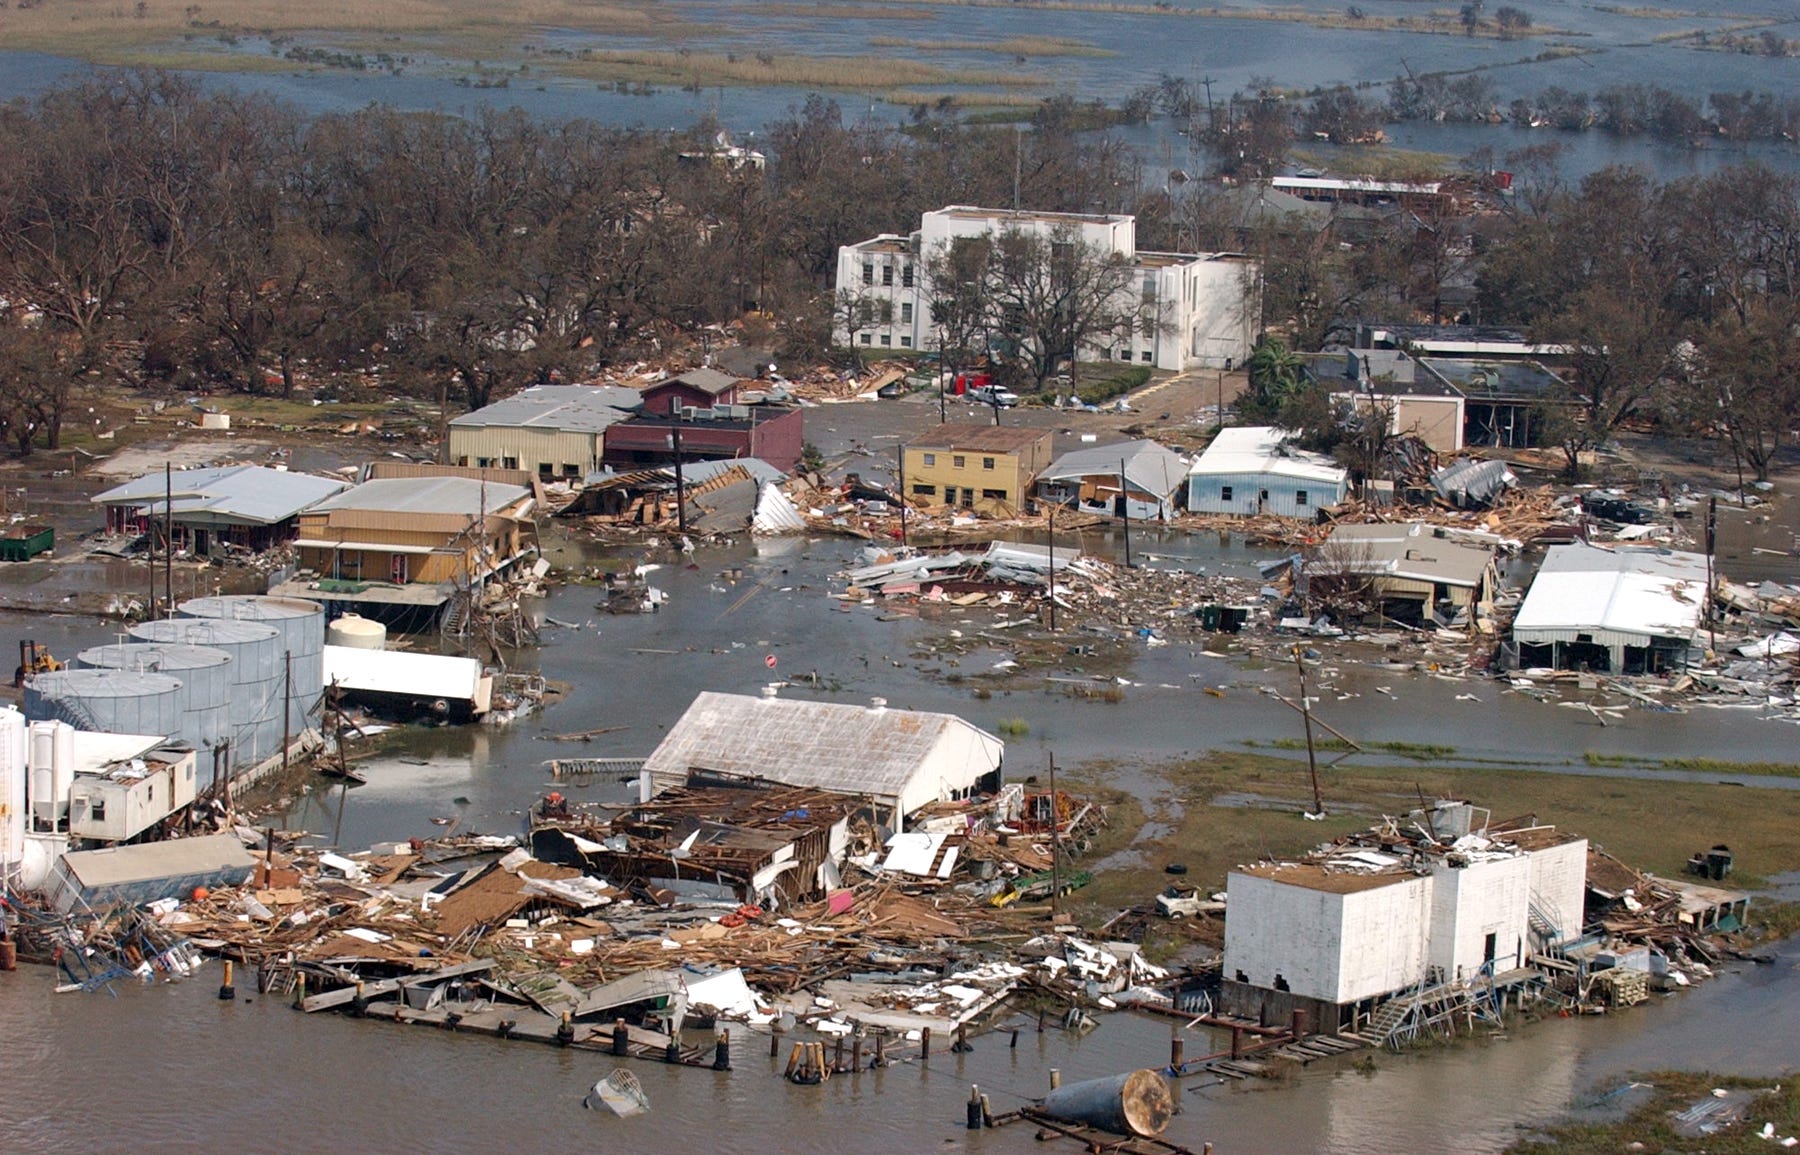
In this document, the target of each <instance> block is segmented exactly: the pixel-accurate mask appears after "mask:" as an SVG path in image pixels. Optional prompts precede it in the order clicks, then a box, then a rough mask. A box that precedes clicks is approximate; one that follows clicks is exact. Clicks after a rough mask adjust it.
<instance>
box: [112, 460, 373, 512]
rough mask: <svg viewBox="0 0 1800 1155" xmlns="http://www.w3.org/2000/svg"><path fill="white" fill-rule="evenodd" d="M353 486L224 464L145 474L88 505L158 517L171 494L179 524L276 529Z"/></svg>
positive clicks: (307, 476) (317, 478)
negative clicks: (124, 507)
mask: <svg viewBox="0 0 1800 1155" xmlns="http://www.w3.org/2000/svg"><path fill="white" fill-rule="evenodd" d="M349 484H350V483H349V482H347V481H341V480H338V479H336V478H330V477H316V476H314V475H313V474H310V473H291V472H289V471H287V470H285V469H269V468H267V467H266V466H261V465H224V466H217V467H214V468H210V469H183V470H179V471H177V472H175V473H171V474H167V475H164V474H161V473H149V474H145V475H144V476H143V477H140V478H138V479H137V480H135V481H127V482H126V483H125V484H123V485H115V486H113V487H112V488H111V489H109V490H107V491H105V492H104V493H98V494H95V495H94V496H93V497H91V498H89V499H88V500H90V501H91V502H93V503H94V504H95V505H129V506H134V507H142V508H144V509H146V510H147V511H148V512H150V513H152V514H155V515H158V516H160V515H162V513H163V512H164V506H165V500H166V498H167V497H168V495H169V494H170V493H171V492H172V493H173V497H174V501H173V503H172V507H173V510H174V516H175V518H176V519H178V520H197V519H207V520H211V521H214V522H236V523H238V524H247V525H274V524H276V523H277V522H282V521H286V520H287V519H288V518H290V517H293V516H294V515H295V514H297V513H299V512H300V511H301V510H303V509H306V508H307V507H308V506H311V505H313V504H314V503H315V502H318V501H321V500H323V499H325V498H328V497H330V496H332V495H333V494H336V493H341V492H342V491H343V490H344V489H345V488H347V487H348V486H349Z"/></svg>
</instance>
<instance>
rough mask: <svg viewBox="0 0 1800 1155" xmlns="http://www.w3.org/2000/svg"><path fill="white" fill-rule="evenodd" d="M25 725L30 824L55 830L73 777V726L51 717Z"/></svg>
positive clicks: (66, 805) (65, 811)
mask: <svg viewBox="0 0 1800 1155" xmlns="http://www.w3.org/2000/svg"><path fill="white" fill-rule="evenodd" d="M27 717H30V715H29V714H27ZM27 725H28V727H29V734H28V736H27V738H26V750H27V757H28V765H29V767H30V770H31V791H30V795H31V796H30V799H29V801H30V805H31V819H32V824H33V825H34V827H35V826H37V825H39V824H41V825H42V826H43V827H44V829H46V830H55V829H56V828H57V827H58V826H59V825H60V824H61V823H62V821H63V819H64V818H66V817H67V816H68V813H69V787H70V785H71V784H73V782H74V781H75V727H73V726H71V725H69V724H68V723H67V722H61V721H57V720H56V719H54V718H47V719H41V720H38V721H32V722H28V723H27Z"/></svg>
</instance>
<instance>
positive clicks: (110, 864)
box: [62, 834, 256, 897]
mask: <svg viewBox="0 0 1800 1155" xmlns="http://www.w3.org/2000/svg"><path fill="white" fill-rule="evenodd" d="M62 861H63V864H64V866H65V867H66V868H67V870H68V872H69V874H70V875H71V876H72V877H74V878H75V879H76V880H77V881H78V882H79V883H80V884H81V886H82V887H83V888H84V889H86V890H90V891H91V890H100V889H104V888H108V887H123V886H129V885H131V884H133V883H141V882H154V881H157V880H159V879H164V878H167V879H181V878H187V877H190V876H193V875H210V874H215V873H221V872H232V871H239V870H241V871H244V872H245V874H246V875H247V874H248V872H249V871H250V870H252V869H253V868H254V867H255V866H256V860H255V859H254V858H252V857H251V855H250V852H249V851H248V850H245V849H244V844H243V842H242V841H240V840H239V839H238V837H237V835H235V834H206V835H201V836H200V837H197V838H174V839H170V840H169V841H167V842H143V843H137V844H134V845H131V846H109V847H107V848H106V849H104V850H73V851H70V852H69V853H68V854H66V855H64V856H63V859H62ZM238 881H242V878H241V877H240V878H239V880H238ZM184 897H185V896H184Z"/></svg>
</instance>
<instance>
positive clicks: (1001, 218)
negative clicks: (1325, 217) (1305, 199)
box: [833, 205, 1262, 371]
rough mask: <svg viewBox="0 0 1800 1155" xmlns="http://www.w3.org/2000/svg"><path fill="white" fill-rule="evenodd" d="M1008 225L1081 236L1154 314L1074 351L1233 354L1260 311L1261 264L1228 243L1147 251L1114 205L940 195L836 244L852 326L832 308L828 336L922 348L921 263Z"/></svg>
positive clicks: (1169, 359)
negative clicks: (877, 230)
mask: <svg viewBox="0 0 1800 1155" xmlns="http://www.w3.org/2000/svg"><path fill="white" fill-rule="evenodd" d="M1006 230H1017V231H1020V232H1024V233H1029V234H1032V235H1034V236H1038V237H1042V238H1044V239H1045V240H1048V241H1051V242H1052V243H1069V242H1073V243H1076V244H1080V245H1083V246H1088V247H1091V248H1092V249H1094V250H1095V251H1098V252H1100V253H1104V254H1106V255H1107V256H1109V257H1111V258H1112V259H1115V260H1119V261H1122V262H1125V263H1126V264H1128V265H1129V266H1130V268H1131V277H1130V279H1129V283H1128V284H1127V285H1126V286H1125V287H1123V288H1122V289H1121V290H1120V293H1121V294H1122V295H1129V296H1130V297H1131V298H1132V299H1133V302H1132V303H1133V304H1136V303H1138V302H1141V303H1143V304H1147V305H1151V306H1153V308H1152V309H1151V313H1152V315H1153V317H1154V320H1155V324H1153V325H1151V326H1148V327H1140V329H1139V330H1138V331H1134V332H1131V333H1120V334H1115V335H1112V336H1110V337H1108V338H1106V339H1105V340H1100V341H1095V342H1094V343H1092V344H1091V345H1090V346H1089V347H1087V348H1085V349H1083V350H1082V352H1081V355H1082V357H1083V358H1084V359H1090V360H1106V361H1130V362H1132V363H1134V364H1144V365H1153V366H1155V367H1156V368H1159V369H1167V370H1171V371H1180V370H1183V369H1192V368H1197V367H1203V366H1204V367H1213V368H1223V367H1226V366H1228V365H1236V364H1242V363H1243V361H1244V359H1245V358H1246V357H1248V356H1249V355H1250V348H1251V346H1252V344H1254V342H1255V338H1256V332H1257V330H1258V328H1259V327H1260V319H1261V310H1262V305H1261V299H1262V294H1261V270H1260V267H1259V266H1258V265H1257V263H1256V262H1255V261H1253V260H1250V259H1249V258H1247V257H1245V256H1243V255H1241V254H1237V253H1155V252H1147V251H1143V250H1140V249H1139V248H1138V247H1137V219H1136V218H1135V217H1132V216H1128V215H1122V214H1101V213H1039V212H1013V211H1010V210H1007V209H984V208H973V207H970V206H967V205H950V206H947V207H945V208H942V209H939V210H937V211H935V212H928V213H925V214H924V215H923V217H921V218H920V222H919V228H918V230H917V231H915V232H913V233H911V234H909V235H906V236H901V235H899V234H895V233H883V234H882V235H880V236H877V237H872V238H870V239H869V240H866V241H862V242H860V243H858V244H854V245H845V246H843V247H842V248H840V249H839V250H838V268H837V280H836V285H835V287H836V290H837V293H838V295H839V299H840V300H846V299H848V300H853V301H855V302H857V303H858V305H859V309H860V314H861V316H863V317H865V318H866V321H862V322H858V323H857V324H856V327H855V329H854V331H852V329H851V328H850V326H849V319H848V318H847V317H840V318H839V321H838V323H837V328H836V332H835V333H834V335H833V340H835V341H836V342H838V343H839V344H842V345H856V346H859V347H864V348H870V349H891V350H906V349H912V350H932V349H936V348H938V346H939V334H938V331H937V329H936V328H935V327H934V325H933V321H932V315H931V312H932V311H931V299H932V290H931V286H930V285H929V284H928V283H927V282H928V279H929V278H928V266H929V262H930V261H931V260H933V259H934V257H935V256H936V255H937V254H939V253H942V252H944V251H946V250H947V249H948V247H949V246H950V244H951V243H952V242H953V241H955V240H956V239H958V238H964V237H991V236H995V235H998V234H999V233H1001V232H1003V231H1006Z"/></svg>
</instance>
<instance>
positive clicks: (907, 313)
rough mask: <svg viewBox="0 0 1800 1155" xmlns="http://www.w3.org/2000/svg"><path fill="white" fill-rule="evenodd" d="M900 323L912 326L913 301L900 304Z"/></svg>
mask: <svg viewBox="0 0 1800 1155" xmlns="http://www.w3.org/2000/svg"><path fill="white" fill-rule="evenodd" d="M900 323H901V324H903V325H910V324H912V302H911V301H902V302H900Z"/></svg>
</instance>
